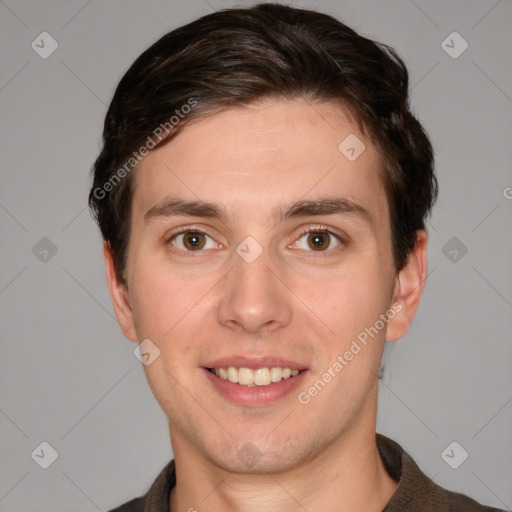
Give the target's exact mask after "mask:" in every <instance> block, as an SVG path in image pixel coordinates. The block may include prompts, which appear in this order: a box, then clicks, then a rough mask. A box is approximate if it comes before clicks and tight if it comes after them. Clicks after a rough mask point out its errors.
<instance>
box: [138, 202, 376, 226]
mask: <svg viewBox="0 0 512 512" xmlns="http://www.w3.org/2000/svg"><path fill="white" fill-rule="evenodd" d="M320 215H346V216H349V217H353V218H355V219H356V220H361V221H364V222H365V223H366V224H368V225H369V226H370V227H373V226H374V220H373V218H372V216H371V214H370V212H369V211H368V210H367V209H366V208H364V207H363V206H361V205H359V204H357V203H354V202H353V201H350V200H349V199H346V198H344V197H328V198H323V199H315V200H311V201H303V200H302V201H297V202H295V203H292V204H291V205H288V206H286V207H285V208H283V207H282V206H281V207H279V208H278V209H277V210H276V211H275V212H274V215H273V217H274V222H275V223H278V222H283V221H285V220H288V219H292V218H300V217H314V216H320ZM178 216H186V217H201V218H211V219H219V220H221V221H222V222H227V221H228V220H229V219H230V218H231V215H230V214H229V213H228V210H227V209H226V208H225V207H224V206H223V205H219V204H214V203H208V202H205V201H186V200H183V199H172V198H171V199H166V200H164V201H162V202H161V203H158V204H157V205H155V206H153V207H152V208H150V209H149V210H148V211H147V212H146V213H145V214H144V220H145V221H146V222H149V221H150V220H151V219H153V218H157V217H178Z"/></svg>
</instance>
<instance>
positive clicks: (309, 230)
mask: <svg viewBox="0 0 512 512" xmlns="http://www.w3.org/2000/svg"><path fill="white" fill-rule="evenodd" d="M183 233H197V234H200V235H206V236H208V237H210V235H208V233H206V232H204V231H203V230H201V229H199V228H198V227H196V226H183V227H181V228H179V229H178V231H176V232H174V233H172V234H171V235H170V236H168V237H166V239H165V244H166V245H170V246H172V247H174V246H173V244H172V241H173V240H174V238H176V237H177V236H179V235H182V234H183ZM309 233H322V234H329V235H331V236H333V237H335V238H336V239H337V240H338V241H339V242H340V245H341V246H343V245H347V244H348V242H347V240H346V239H345V238H344V237H342V236H341V235H339V234H337V233H335V232H334V231H332V230H331V229H329V228H328V227H327V226H322V225H318V226H313V227H311V226H310V227H306V228H304V229H302V230H301V232H300V234H299V236H298V237H297V239H296V240H295V242H296V241H298V240H300V239H301V238H302V237H303V236H304V235H307V234H309ZM210 238H212V237H210ZM212 239H213V238H212ZM295 242H293V243H295ZM339 248H340V246H338V247H335V248H333V249H329V250H327V251H306V252H312V253H316V254H317V255H318V256H320V257H326V256H328V255H329V253H331V252H333V251H334V250H336V249H339ZM172 251H173V252H178V253H179V254H182V255H183V254H184V255H186V256H193V255H194V253H197V252H204V250H199V251H183V250H182V249H178V248H177V247H174V249H172Z"/></svg>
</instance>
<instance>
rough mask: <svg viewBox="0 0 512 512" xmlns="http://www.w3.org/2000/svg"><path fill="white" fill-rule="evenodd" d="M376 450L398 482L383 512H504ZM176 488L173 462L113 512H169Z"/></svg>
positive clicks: (386, 447)
mask: <svg viewBox="0 0 512 512" xmlns="http://www.w3.org/2000/svg"><path fill="white" fill-rule="evenodd" d="M377 448H378V450H379V453H380V456H381V458H382V461H383V463H384V466H385V467H386V469H387V471H388V473H389V475H390V476H391V477H392V478H393V479H394V480H396V481H398V482H399V483H398V487H397V489H396V491H395V493H394V494H393V496H391V499H390V500H389V502H388V504H387V505H386V507H385V508H384V510H383V511H382V512H492V511H494V512H505V511H504V510H502V509H497V508H492V507H487V506H485V505H480V504H479V503H477V502H476V501H475V500H473V499H471V498H469V497H467V496H465V495H464V494H459V493H456V492H451V491H447V490H446V489H443V488H442V487H440V486H439V485H437V484H435V483H434V482H433V481H432V480H431V479H430V478H428V477H427V476H426V475H425V474H424V473H423V472H422V471H421V470H420V468H419V467H418V466H417V464H416V463H415V462H414V460H413V459H412V458H411V457H410V456H409V455H408V454H407V452H405V451H404V449H403V448H402V447H401V446H400V445H399V444H398V443H396V442H395V441H393V440H392V439H389V438H388V437H386V436H383V435H382V434H377ZM175 484H176V474H175V468H174V460H171V461H170V462H169V464H167V466H165V468H164V469H163V470H162V471H161V473H160V474H159V475H158V477H157V478H156V480H155V481H154V483H153V485H152V486H151V488H150V489H149V491H148V492H147V494H146V495H144V496H141V497H140V498H135V499H133V500H131V501H129V502H127V503H125V504H124V505H122V506H120V507H118V508H116V509H114V510H111V511H110V512H170V510H169V497H170V493H171V489H172V487H173V486H174V485H175Z"/></svg>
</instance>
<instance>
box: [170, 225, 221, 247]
mask: <svg viewBox="0 0 512 512" xmlns="http://www.w3.org/2000/svg"><path fill="white" fill-rule="evenodd" d="M208 240H210V242H208ZM168 242H169V243H170V244H172V245H174V247H177V248H178V249H180V250H182V251H188V252H194V251H195V252H197V251H200V250H201V249H215V247H216V244H215V242H214V241H213V239H212V238H211V237H210V236H208V235H207V234H206V233H204V232H203V231H199V230H193V229H184V230H183V231H180V232H179V233H176V234H174V235H172V236H171V237H170V238H169V240H168Z"/></svg>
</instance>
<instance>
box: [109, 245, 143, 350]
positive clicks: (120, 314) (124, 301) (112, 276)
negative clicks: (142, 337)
mask: <svg viewBox="0 0 512 512" xmlns="http://www.w3.org/2000/svg"><path fill="white" fill-rule="evenodd" d="M103 257H104V258H105V272H106V277H107V284H108V289H109V291H110V298H111V299H112V305H113V306H114V312H115V314H116V318H117V321H118V322H119V325H120V327H121V330H122V331H123V334H124V335H125V336H126V337H127V338H128V339H129V340H130V341H138V340H137V333H136V330H135V322H134V321H133V312H132V308H131V306H130V302H129V299H128V292H127V289H126V285H125V284H124V283H120V282H119V280H118V279H117V275H116V271H115V265H114V257H113V255H112V250H111V248H110V245H109V244H108V242H103Z"/></svg>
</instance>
